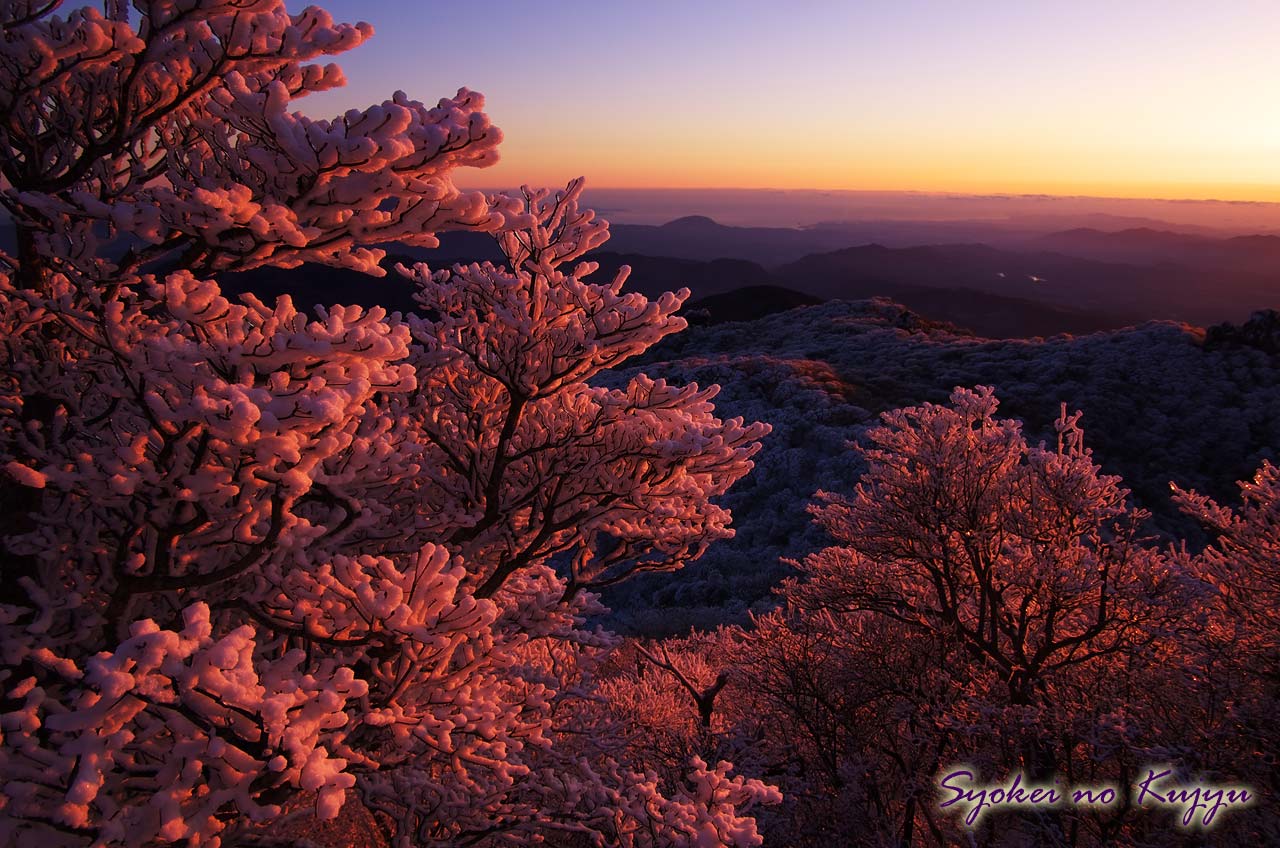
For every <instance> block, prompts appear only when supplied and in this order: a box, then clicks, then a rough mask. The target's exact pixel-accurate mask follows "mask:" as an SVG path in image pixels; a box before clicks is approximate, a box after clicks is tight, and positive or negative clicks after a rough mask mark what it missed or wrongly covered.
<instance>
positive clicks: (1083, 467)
mask: <svg viewBox="0 0 1280 848" xmlns="http://www.w3.org/2000/svg"><path fill="white" fill-rule="evenodd" d="M996 410H997V401H996V399H995V396H994V393H993V391H992V390H991V389H989V388H985V387H980V388H978V389H976V390H967V389H957V390H956V391H955V392H954V393H953V394H952V396H951V402H950V404H947V405H934V404H925V405H923V406H919V407H909V408H904V409H899V410H894V411H892V412H888V413H885V414H884V415H883V416H882V418H883V421H884V424H883V426H881V427H878V428H875V429H873V430H871V431H870V432H868V433H867V437H866V438H867V444H866V445H865V446H864V447H863V448H861V451H862V453H863V456H864V458H865V459H866V462H867V471H866V473H865V474H864V476H863V477H862V479H861V480H860V482H859V483H858V484H857V486H856V487H855V488H854V490H853V492H852V494H850V495H847V496H842V495H834V494H823V495H821V501H820V503H819V504H817V505H816V506H815V507H814V508H813V512H814V514H815V516H816V517H817V520H818V521H819V522H820V523H821V524H822V526H823V527H824V528H825V529H826V530H827V531H828V532H829V533H830V534H831V536H832V537H834V539H835V542H836V544H834V545H832V546H830V547H828V548H826V549H824V550H821V551H819V552H817V553H814V554H812V555H810V556H808V557H806V558H805V560H804V561H803V562H800V563H797V565H798V566H799V569H800V572H801V577H800V578H799V579H797V580H793V581H790V582H788V583H787V584H785V585H784V587H783V588H782V590H781V596H782V600H783V601H784V606H783V608H782V609H780V610H779V611H777V612H774V613H772V614H770V615H767V616H764V617H761V618H758V619H757V621H756V628H755V629H754V631H751V632H749V633H748V634H747V637H746V639H745V640H744V645H745V647H744V649H743V651H742V652H741V654H740V655H739V656H738V657H737V659H736V660H735V668H736V672H735V674H736V676H737V678H738V679H739V680H740V681H741V682H740V691H741V692H742V693H743V695H742V696H743V697H745V698H747V699H749V700H750V701H751V702H752V703H753V704H754V705H755V706H754V709H748V710H745V711H744V713H745V715H746V717H747V718H746V720H747V721H748V722H749V723H750V724H752V725H755V726H757V727H759V726H763V727H768V726H769V725H770V724H772V725H775V726H782V727H792V728H795V730H794V731H793V732H791V733H787V734H784V735H782V736H781V737H779V736H778V735H776V734H771V733H768V732H765V733H764V734H762V736H763V739H764V742H763V743H762V744H763V745H764V746H765V747H766V748H768V749H770V751H771V752H772V753H773V755H774V756H775V757H777V758H778V759H780V760H782V761H783V762H789V763H790V764H791V768H790V774H789V775H788V777H786V778H784V779H783V781H782V782H783V787H784V791H785V792H786V794H787V795H788V797H789V799H790V802H789V803H791V804H794V805H795V810H796V812H795V817H794V818H795V821H794V822H792V823H790V824H785V825H783V827H784V828H786V829H785V830H784V832H785V833H787V837H786V838H787V840H788V842H789V844H815V845H817V844H827V843H829V842H831V841H833V840H834V841H841V842H845V843H854V844H868V845H871V844H876V845H878V844H904V845H905V844H951V843H953V842H954V841H956V840H958V839H960V838H961V836H960V833H959V831H957V830H956V828H957V827H958V823H957V822H956V821H953V820H951V819H949V818H947V817H946V816H945V815H943V814H942V813H941V811H939V809H938V808H937V806H936V793H937V790H936V785H935V784H934V780H935V779H936V775H937V774H938V770H939V769H940V768H942V767H943V766H945V765H948V764H951V763H954V762H964V763H966V764H969V765H972V766H974V767H976V768H978V769H980V770H981V771H982V772H983V773H984V774H985V775H986V776H995V775H1006V774H1009V773H1010V772H1012V771H1017V770H1022V771H1023V772H1024V774H1026V775H1027V776H1028V779H1038V780H1048V779H1052V778H1053V777H1063V778H1065V779H1067V780H1069V781H1072V782H1079V783H1088V782H1091V781H1101V780H1120V781H1123V780H1124V776H1125V774H1126V771H1125V770H1126V769H1130V768H1136V762H1137V761H1138V760H1142V761H1147V760H1148V759H1152V760H1153V761H1160V760H1161V759H1162V758H1163V759H1172V758H1174V756H1175V755H1177V754H1181V753H1182V750H1181V749H1180V748H1179V747H1178V746H1180V745H1182V744H1184V743H1185V742H1186V741H1187V740H1186V738H1185V737H1179V735H1178V733H1177V731H1178V730H1179V729H1183V728H1184V725H1182V724H1180V723H1179V722H1178V721H1176V720H1174V721H1167V720H1165V718H1164V717H1163V716H1162V715H1161V714H1160V713H1159V711H1160V710H1162V709H1164V708H1165V707H1167V699H1166V698H1164V697H1163V695H1162V694H1153V693H1163V692H1166V691H1169V690H1170V689H1174V687H1175V686H1176V684H1177V683H1178V681H1179V676H1178V675H1179V673H1180V671H1181V669H1182V667H1183V666H1182V664H1181V663H1182V658H1181V657H1180V656H1179V652H1178V651H1177V646H1178V641H1177V640H1178V638H1179V636H1180V635H1181V633H1182V632H1183V629H1184V628H1185V627H1186V623H1185V620H1184V617H1185V616H1186V613H1187V607H1188V606H1189V604H1188V600H1189V598H1190V597H1191V595H1190V593H1191V592H1192V591H1193V588H1194V583H1193V582H1192V581H1190V580H1188V578H1187V577H1186V576H1185V575H1184V574H1183V572H1182V570H1181V569H1180V568H1179V566H1178V564H1177V562H1175V561H1172V560H1171V559H1170V558H1169V557H1167V556H1165V555H1164V554H1163V553H1161V552H1160V551H1158V550H1157V549H1155V548H1153V547H1151V546H1149V545H1147V544H1145V543H1144V542H1143V540H1142V538H1141V536H1140V534H1139V529H1140V528H1139V522H1140V521H1141V519H1142V517H1143V514H1142V513H1141V512H1139V511H1137V510H1135V509H1133V508H1132V507H1131V506H1129V505H1128V504H1127V503H1126V495H1127V493H1126V491H1125V490H1124V489H1123V488H1121V486H1120V485H1119V480H1118V478H1116V477H1111V476H1107V475H1103V474H1101V473H1100V469H1099V467H1098V466H1097V465H1096V464H1095V463H1094V462H1093V460H1092V458H1091V456H1090V453H1089V451H1088V450H1087V449H1086V448H1085V447H1084V446H1083V441H1082V433H1081V430H1080V428H1079V426H1078V419H1079V417H1080V416H1079V414H1076V415H1068V414H1067V413H1066V412H1065V409H1064V411H1063V413H1062V414H1061V415H1060V417H1059V418H1058V421H1057V423H1056V430H1057V434H1058V439H1057V443H1056V444H1054V445H1049V446H1046V445H1044V444H1043V443H1042V444H1039V445H1031V444H1028V442H1027V440H1026V439H1025V437H1024V436H1023V435H1022V431H1021V425H1020V424H1019V423H1018V422H1017V421H1014V420H1010V419H1000V418H997V417H996V415H995V413H996ZM1162 687H1163V688H1162ZM1175 691H1176V689H1175ZM1179 703H1183V702H1179ZM1189 715H1190V714H1189ZM1190 721H1192V722H1193V721H1194V718H1192V719H1190ZM783 773H784V774H786V773H787V772H786V771H785V770H783ZM840 809H852V810H857V811H858V814H857V815H855V816H852V817H850V818H849V819H848V820H840V819H839V818H838V817H837V812H836V811H837V810H840ZM1126 813H1127V810H1125V809H1118V810H1106V811H1103V813H1102V814H1101V815H1100V816H1097V817H1090V816H1089V815H1088V814H1085V815H1082V816H1080V817H1078V818H1074V819H1073V820H1068V821H1064V820H1062V817H1063V816H1068V817H1073V816H1074V813H1060V814H1059V815H1049V816H1044V817H1042V818H1041V817H1036V816H1031V817H1028V818H1026V819H1025V820H1021V821H1020V820H1019V819H1018V818H1017V817H1015V819H1014V821H1013V822H1005V823H1004V824H1003V825H1002V826H1001V830H1000V833H1001V837H1000V838H1001V839H1006V840H1009V841H1008V842H1007V843H1004V844H1022V843H1020V842H1019V840H1020V839H1021V840H1031V841H1034V842H1043V843H1046V844H1049V843H1061V844H1073V843H1075V844H1080V843H1083V844H1093V843H1097V842H1105V841H1107V840H1108V839H1111V838H1115V836H1116V834H1117V832H1118V831H1119V829H1121V828H1124V827H1128V826H1129V822H1128V821H1127V820H1126ZM1127 818H1128V819H1129V820H1131V819H1132V817H1131V816H1130V817H1127Z"/></svg>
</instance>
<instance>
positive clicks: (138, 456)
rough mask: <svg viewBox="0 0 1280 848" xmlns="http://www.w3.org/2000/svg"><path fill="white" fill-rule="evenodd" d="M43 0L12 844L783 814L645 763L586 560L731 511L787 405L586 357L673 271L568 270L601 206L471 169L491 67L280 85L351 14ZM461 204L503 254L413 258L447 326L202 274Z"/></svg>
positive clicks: (605, 839) (765, 793) (12, 480)
mask: <svg viewBox="0 0 1280 848" xmlns="http://www.w3.org/2000/svg"><path fill="white" fill-rule="evenodd" d="M57 5H58V4H57V3H31V4H23V3H16V4H8V5H6V6H5V9H4V11H3V13H0V14H2V15H3V17H2V18H0V23H2V24H3V28H4V42H3V45H2V49H0V76H2V79H0V88H2V89H3V93H0V108H2V109H3V111H4V118H5V120H4V121H3V122H2V123H3V128H0V135H3V140H2V142H0V143H3V144H5V145H7V149H6V156H5V162H4V169H5V170H4V172H3V176H4V184H3V191H2V192H0V197H2V198H3V203H4V204H5V206H6V208H8V209H9V210H10V212H11V213H12V215H13V217H14V220H15V223H16V225H17V227H18V232H19V245H20V249H19V255H18V256H17V257H5V258H4V261H5V264H6V265H7V266H8V272H7V273H5V274H2V275H0V471H2V473H3V478H4V479H3V482H4V487H3V495H2V498H3V508H4V513H3V516H0V529H2V530H3V544H4V556H5V558H6V559H5V566H4V576H5V580H4V585H3V587H0V773H3V774H4V776H5V782H4V786H3V788H0V841H2V842H5V843H6V844H7V843H11V842H12V843H25V842H40V843H41V844H64V843H65V844H89V843H95V844H125V845H147V844H153V843H170V842H186V843H190V844H210V845H216V844H219V843H220V842H227V841H229V842H252V841H253V840H255V839H279V838H286V837H287V836H288V835H289V821H288V819H287V816H283V815H282V814H283V811H285V810H296V811H299V812H298V813H297V814H301V811H305V810H311V811H312V812H313V813H314V814H316V815H319V816H320V817H332V816H334V815H337V814H338V813H339V811H340V809H341V808H342V806H343V804H344V802H346V801H348V800H350V799H357V800H358V802H359V803H362V804H363V805H364V806H365V807H366V808H368V809H369V810H372V811H374V817H375V819H376V820H377V821H378V822H379V824H380V826H382V827H383V828H384V830H385V831H386V835H387V836H388V837H389V838H390V839H392V840H393V841H394V842H395V843H396V844H400V845H409V844H479V843H491V844H524V843H529V842H537V841H540V840H546V839H548V838H551V839H558V840H560V841H570V840H580V841H583V842H585V843H587V844H621V845H637V846H641V845H655V846H656V845H695V844H696V845H699V846H703V845H751V844H757V843H758V841H759V839H758V835H757V833H756V828H755V824H754V821H753V819H752V818H751V817H750V816H749V815H748V810H749V809H750V807H751V806H752V805H753V804H754V803H757V802H772V801H776V800H777V792H776V790H773V789H771V788H770V787H767V786H765V785H764V784H762V783H760V782H758V781H748V780H745V779H743V778H740V777H731V776H730V774H729V769H730V766H729V764H728V763H723V762H721V763H716V764H708V763H707V762H706V761H704V760H702V759H696V758H695V759H693V760H691V761H690V762H689V763H687V764H684V765H686V766H687V768H681V769H678V774H668V775H658V774H657V773H656V772H655V771H653V770H652V769H646V768H644V767H643V765H642V764H640V763H638V762H636V761H634V760H633V759H631V758H629V756H628V752H627V750H626V749H625V748H619V747H617V746H615V745H613V744H611V738H612V736H611V735H612V734H613V733H614V731H615V730H616V728H617V721H618V719H617V718H616V717H615V716H613V715H612V714H611V713H610V712H609V711H608V710H607V709H606V710H602V709H601V708H600V704H601V696H600V695H599V694H598V693H597V692H596V691H595V689H596V674H595V669H596V668H597V667H598V666H599V664H600V663H602V662H604V661H605V660H606V659H607V658H608V656H609V655H610V653H611V652H612V651H613V649H614V647H615V646H616V640H615V639H614V638H613V637H612V636H610V635H609V634H607V633H605V632H603V631H600V630H599V629H597V628H594V627H592V626H590V625H589V624H588V617H589V616H590V615H591V614H593V613H594V612H596V611H598V609H599V606H598V602H597V600H596V595H595V594H594V592H593V591H592V590H593V589H594V588H596V587H599V586H603V585H608V584H610V583H613V582H616V581H618V580H621V579H623V578H624V577H625V576H626V575H628V574H630V573H634V572H637V571H655V570H664V569H674V568H678V567H680V566H681V565H682V564H683V563H684V562H686V561H688V560H689V559H692V558H695V557H697V556H698V555H699V554H700V553H701V551H702V550H703V549H704V548H705V547H706V545H707V544H709V543H710V542H712V541H714V540H715V539H718V538H724V537H726V536H728V535H730V534H731V531H730V530H729V527H728V525H729V518H730V516H729V515H728V513H727V511H725V510H724V509H723V508H721V507H719V506H717V505H716V503H715V499H716V498H717V497H718V496H719V495H721V494H722V493H723V492H724V491H725V490H726V489H727V488H728V487H729V486H730V485H731V484H732V483H733V482H734V481H735V480H737V479H739V478H740V477H741V476H742V475H744V474H745V473H747V471H748V470H749V469H750V467H751V462H750V457H751V455H752V454H753V453H754V452H755V450H756V449H757V446H758V440H759V438H760V437H761V436H762V435H764V433H765V432H767V428H766V427H764V426H763V425H745V424H743V422H742V421H741V420H736V419H735V420H730V421H721V420H720V419H718V418H716V417H715V414H714V410H713V408H712V405H711V403H710V399H711V397H712V396H713V395H714V393H715V390H714V388H708V389H700V388H698V387H696V386H688V387H675V386H670V385H667V384H665V383H663V382H661V381H654V380H649V379H647V378H644V377H636V378H634V379H632V380H631V381H630V382H629V383H628V384H627V385H625V386H624V387H621V388H616V389H603V388H598V387H595V386H593V385H592V380H593V378H594V377H596V376H597V375H598V374H599V373H600V372H601V371H603V370H605V369H607V368H610V367H611V366H614V365H616V364H618V363H620V362H622V361H623V360H625V359H626V358H628V357H630V356H633V355H635V354H636V353H639V352H641V351H643V350H644V349H645V348H647V347H649V346H650V345H652V344H653V343H654V342H656V341H657V340H658V339H660V338H662V337H663V336H664V335H666V334H668V333H671V332H674V331H676V330H678V329H680V328H681V327H682V326H683V322H682V321H681V320H680V319H679V318H676V317H674V313H675V311H676V309H678V307H679V306H680V304H681V302H682V301H683V299H684V297H685V296H687V293H683V292H682V293H680V294H676V295H668V296H665V297H663V298H661V299H659V300H658V301H656V302H649V301H647V300H646V299H645V298H644V297H643V296H640V295H637V294H632V293H625V292H623V290H622V286H623V283H624V281H625V274H623V275H620V276H619V277H618V278H616V279H614V280H612V281H610V282H608V283H605V284H596V283H593V282H589V281H588V280H587V279H586V278H587V277H588V275H589V274H590V272H591V270H592V268H591V266H590V264H589V263H585V264H584V263H579V264H578V265H576V266H575V267H573V268H572V269H571V272H566V271H565V270H564V269H563V268H562V267H561V266H564V265H565V263H571V262H574V261H575V260H577V259H578V258H580V257H581V256H582V254H583V253H585V252H586V251H587V250H589V249H590V248H591V247H594V246H595V245H597V244H599V243H601V242H602V241H603V240H604V239H605V238H606V237H607V227H606V225H605V224H604V223H603V222H599V221H596V220H595V219H594V218H593V216H592V215H591V213H590V212H587V211H584V210H580V209H579V208H578V197H579V194H580V191H581V186H580V184H573V185H571V186H570V187H569V189H568V190H566V191H563V192H559V193H556V194H554V195H552V194H551V193H549V192H531V191H526V192H525V193H524V195H523V196H521V197H515V198H503V197H493V198H485V197H483V196H480V195H462V194H460V193H459V192H457V191H456V190H455V189H454V188H453V187H452V183H451V181H450V172H451V171H452V170H453V169H454V168H456V167H458V166H461V165H480V164H485V163H487V162H489V161H492V159H493V156H494V147H495V145H496V144H497V141H498V139H499V135H498V133H497V131H496V130H495V129H493V128H492V127H491V126H490V125H489V124H488V120H487V118H486V117H485V116H484V114H483V113H482V112H480V111H479V108H480V106H481V103H482V101H481V99H480V98H479V96H478V95H473V94H471V93H468V92H463V93H461V94H460V95H459V96H458V98H456V99H453V100H445V101H441V103H440V105H439V106H438V107H436V108H434V109H427V108H425V107H422V106H421V105H420V104H416V103H413V102H411V101H409V100H407V99H406V98H405V97H403V96H402V95H397V96H396V97H395V98H394V100H393V101H391V102H389V103H386V104H383V105H382V106H381V107H374V108H373V109H370V110H367V111H365V112H350V113H348V114H347V115H345V116H343V117H341V118H338V119H335V120H333V121H327V122H325V121H312V120H310V119H308V118H305V117H303V116H302V115H300V114H297V113H290V112H288V111H287V107H288V103H289V101H290V99H291V98H293V97H297V96H300V95H302V94H305V93H307V92H308V91H316V90H320V89H323V88H326V87H330V86H332V85H336V84H339V83H340V82H341V76H340V74H339V72H338V71H337V69H336V68H334V67H333V66H325V67H319V66H315V65H308V64H305V63H306V62H307V61H309V60H310V59H312V58H315V57H319V56H322V55H326V54H330V53H336V52H340V51H341V50H345V49H347V48H349V47H351V46H353V45H355V44H357V43H359V42H360V41H361V40H363V39H364V38H365V37H367V36H368V35H369V32H370V31H369V29H368V27H366V26H364V25H359V26H355V27H349V26H345V25H336V24H334V23H333V22H332V20H331V19H330V18H329V17H328V16H327V15H326V14H325V13H323V12H322V11H319V10H315V9H309V10H306V11H304V12H302V13H300V14H299V15H296V16H290V15H288V14H287V13H286V12H285V10H284V7H283V5H282V4H281V3H279V2H246V3H220V2H212V0H209V1H208V2H190V3H182V4H171V3H142V2H139V3H136V4H135V5H134V8H133V9H132V10H129V9H127V8H126V7H125V6H124V4H121V3H109V4H108V5H107V10H106V14H105V15H103V14H99V13H98V12H96V11H95V10H93V9H89V8H86V9H77V10H75V11H73V12H71V13H70V14H69V15H67V16H66V17H65V18H63V17H59V16H57V15H56V14H55V11H56V7H57ZM454 226H465V227H478V228H488V229H498V228H501V233H500V234H499V235H498V238H499V243H500V245H501V247H502V248H503V251H504V253H505V254H506V257H507V267H505V268H497V267H494V266H491V265H472V266H466V267H455V268H453V269H452V270H449V271H445V272H439V273H432V272H431V271H430V270H429V269H427V268H426V267H424V266H419V267H418V268H415V269H413V270H411V271H410V270H409V269H404V270H405V271H406V273H409V274H411V276H413V278H414V279H415V280H416V282H417V285H418V291H419V299H420V301H421V303H422V304H423V307H424V312H423V314H422V315H421V316H409V317H405V316H401V315H399V314H392V315H387V314H386V313H385V311H384V310H381V309H369V310H364V309H361V308H359V307H350V306H331V307H328V308H325V309H321V310H319V311H318V313H316V314H314V315H307V314H304V313H301V312H299V311H298V310H296V309H295V308H294V306H293V305H292V303H291V302H290V301H289V300H288V299H287V298H282V299H280V300H279V301H277V302H276V303H275V304H266V303H263V302H262V301H260V300H258V299H257V298H254V297H252V296H246V297H244V298H242V299H241V300H240V301H239V302H232V301H230V300H229V299H227V298H226V297H224V296H223V295H222V293H221V291H220V289H219V287H218V285H217V283H216V281H214V280H211V279H208V278H207V276H208V275H209V274H212V273H216V272H217V271H220V270H224V269H231V268H246V267H253V266H257V265H275V266H285V267H288V266H294V265H297V264H299V263H301V262H303V261H315V262H326V263H330V264H336V265H342V266H346V267H351V268H357V269H361V270H365V271H369V272H379V271H378V268H377V265H376V263H377V260H378V259H379V258H380V254H379V253H378V252H377V251H376V250H373V249H370V248H367V247H364V246H363V245H367V244H372V243H376V242H380V241H386V240H390V239H397V240H401V241H408V242H412V243H416V244H431V243H433V241H434V236H433V235H432V233H433V232H434V231H436V230H438V229H441V228H445V227H454ZM124 237H127V239H125V238H124ZM122 239H123V241H124V243H122ZM565 267H567V266H565ZM300 802H301V803H300Z"/></svg>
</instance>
